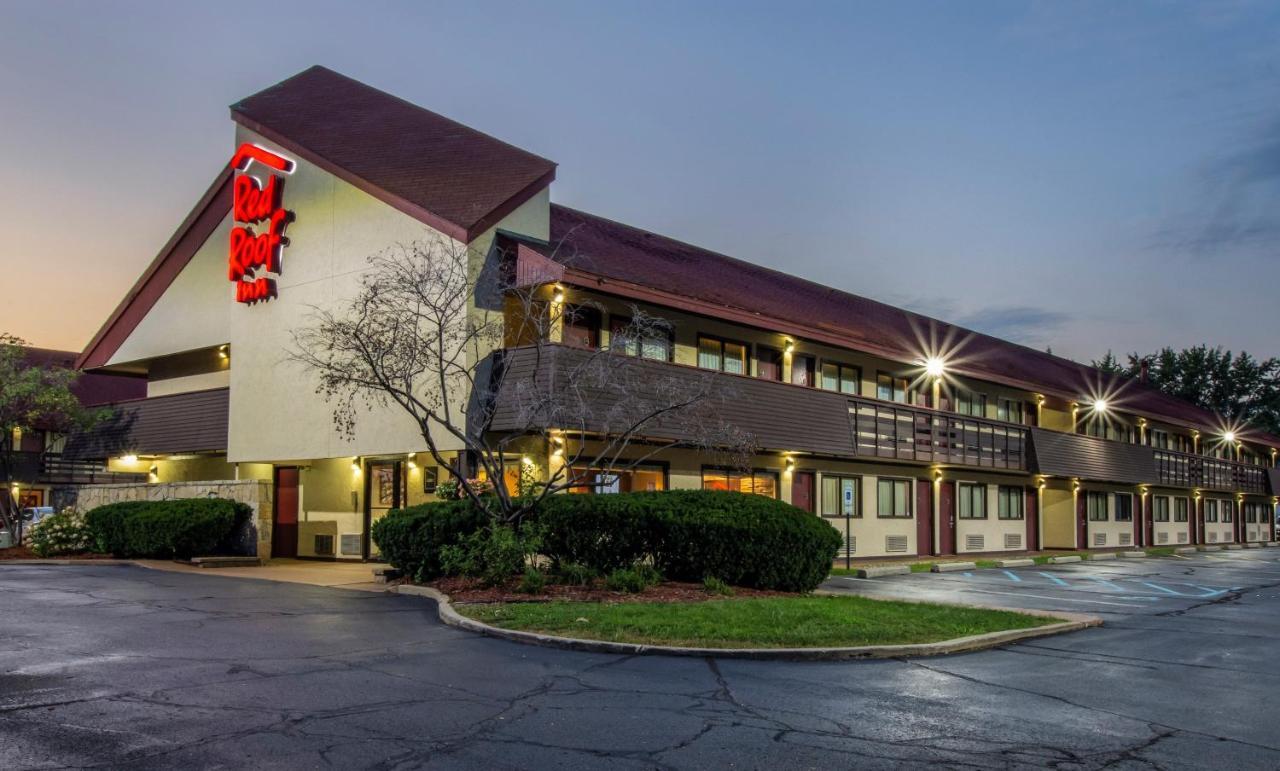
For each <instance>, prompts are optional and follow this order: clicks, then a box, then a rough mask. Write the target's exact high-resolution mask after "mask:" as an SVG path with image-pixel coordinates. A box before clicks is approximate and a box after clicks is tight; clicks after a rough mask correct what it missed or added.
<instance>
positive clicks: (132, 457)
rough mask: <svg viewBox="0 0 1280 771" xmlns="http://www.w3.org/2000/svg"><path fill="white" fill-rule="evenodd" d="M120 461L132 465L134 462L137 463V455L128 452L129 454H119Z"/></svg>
mask: <svg viewBox="0 0 1280 771" xmlns="http://www.w3.org/2000/svg"><path fill="white" fill-rule="evenodd" d="M120 462H121V463H125V464H128V465H130V466H132V465H133V464H135V463H137V462H138V456H137V455H133V454H130V455H121V456H120Z"/></svg>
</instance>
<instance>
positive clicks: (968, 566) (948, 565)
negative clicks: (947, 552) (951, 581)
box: [929, 562, 978, 573]
mask: <svg viewBox="0 0 1280 771" xmlns="http://www.w3.org/2000/svg"><path fill="white" fill-rule="evenodd" d="M977 569H978V565H977V563H976V562H935V563H933V567H932V568H930V569H929V572H930V573H956V572H959V571H961V570H977Z"/></svg>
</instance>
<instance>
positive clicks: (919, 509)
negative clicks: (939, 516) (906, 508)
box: [916, 479, 933, 557]
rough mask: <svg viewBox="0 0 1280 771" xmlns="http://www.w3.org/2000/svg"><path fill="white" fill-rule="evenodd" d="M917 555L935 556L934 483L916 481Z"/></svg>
mask: <svg viewBox="0 0 1280 771" xmlns="http://www.w3.org/2000/svg"><path fill="white" fill-rule="evenodd" d="M916 554H918V555H920V556H921V557H926V556H928V555H930V554H933V483H932V482H930V481H929V480H927V479H919V480H916Z"/></svg>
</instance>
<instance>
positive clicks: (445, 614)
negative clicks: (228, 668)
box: [387, 584, 1102, 661]
mask: <svg viewBox="0 0 1280 771" xmlns="http://www.w3.org/2000/svg"><path fill="white" fill-rule="evenodd" d="M387 591H389V592H395V593H396V594H404V595H409V596H412V597H427V598H429V599H432V600H435V601H436V608H437V610H438V612H439V614H440V620H441V621H443V622H444V623H445V624H447V625H449V626H452V627H456V628H458V629H464V630H466V631H468V632H475V633H477V634H482V635H485V636H487V637H496V638H498V639H502V640H510V641H511V642H519V643H526V644H529V645H540V646H543V647H547V648H562V649H565V650H574V651H585V652H589V653H612V654H622V655H631V656H636V655H641V656H652V655H658V656H696V657H699V658H722V659H763V660H774V661H779V660H785V661H833V660H842V659H891V658H901V657H903V656H939V655H944V654H949V653H968V652H970V651H978V650H984V649H986V648H994V647H996V646H999V645H1006V644H1008V643H1011V642H1017V641H1020V640H1029V639H1033V638H1036V637H1048V636H1050V635H1055V634H1062V633H1064V632H1075V631H1078V630H1081V629H1087V628H1089V627H1093V626H1101V625H1102V619H1101V618H1099V617H1097V616H1087V615H1083V614H1077V613H1063V612H1060V611H1047V610H1044V611H1036V612H1034V613H1032V612H1030V611H1027V610H1022V609H1015V608H986V610H1005V611H1009V612H1011V613H1024V614H1026V615H1039V616H1047V617H1049V618H1057V619H1061V623H1057V624H1048V625H1046V626H1040V627H1035V628H1032V629H1012V630H1009V631H1005V632H990V633H987V634H979V635H972V636H969V637H957V638H955V639H953V640H943V641H941V642H935V643H913V644H908V645H863V646H856V647H847V648H685V647H679V646H672V645H637V644H634V643H618V642H608V641H605V640H585V639H581V638H577V637H557V636H555V635H546V634H538V633H536V632H520V631H517V630H514V629H502V628H500V627H496V626H490V625H488V624H485V623H482V622H480V621H476V620H475V619H471V618H467V617H466V616H464V615H462V614H460V613H458V611H456V610H454V609H453V605H452V604H451V602H450V601H449V596H448V595H446V594H444V593H443V592H441V591H439V590H438V589H433V588H431V587H429V586H411V585H409V584H401V585H399V586H395V587H392V588H390V589H388V590H387ZM963 607H982V606H977V605H973V606H963Z"/></svg>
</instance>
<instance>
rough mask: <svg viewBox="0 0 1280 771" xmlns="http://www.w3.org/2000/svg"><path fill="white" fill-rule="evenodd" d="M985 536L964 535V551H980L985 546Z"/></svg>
mask: <svg viewBox="0 0 1280 771" xmlns="http://www.w3.org/2000/svg"><path fill="white" fill-rule="evenodd" d="M986 541H987V539H986V536H981V535H966V536H965V537H964V550H965V551H982V550H983V549H984V548H985V547H986Z"/></svg>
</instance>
